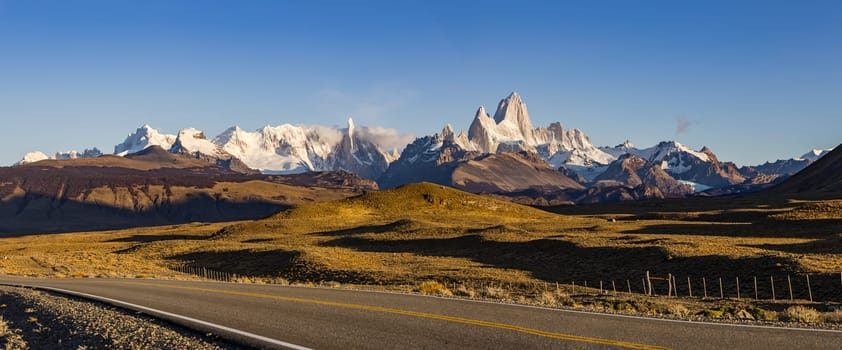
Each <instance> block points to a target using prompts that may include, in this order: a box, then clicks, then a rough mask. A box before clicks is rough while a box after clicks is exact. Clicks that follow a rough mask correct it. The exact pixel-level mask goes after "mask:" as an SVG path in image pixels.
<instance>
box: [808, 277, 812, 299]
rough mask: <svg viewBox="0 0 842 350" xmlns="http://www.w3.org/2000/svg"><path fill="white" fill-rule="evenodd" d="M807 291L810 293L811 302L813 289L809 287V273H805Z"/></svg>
mask: <svg viewBox="0 0 842 350" xmlns="http://www.w3.org/2000/svg"><path fill="white" fill-rule="evenodd" d="M807 293H809V294H810V302H811V303H812V302H813V289H812V288H811V287H810V274H807Z"/></svg>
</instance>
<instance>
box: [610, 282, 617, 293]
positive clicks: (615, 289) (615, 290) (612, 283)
mask: <svg viewBox="0 0 842 350" xmlns="http://www.w3.org/2000/svg"><path fill="white" fill-rule="evenodd" d="M611 289H614V295H617V286H616V285H615V284H614V280H611Z"/></svg>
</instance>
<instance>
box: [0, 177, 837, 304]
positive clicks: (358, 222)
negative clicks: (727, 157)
mask: <svg viewBox="0 0 842 350" xmlns="http://www.w3.org/2000/svg"><path fill="white" fill-rule="evenodd" d="M0 259H2V260H0V273H5V274H13V275H28V276H55V277H106V276H114V277H116V276H120V277H163V278H187V277H188V276H185V275H183V274H180V273H178V272H176V271H175V269H177V268H179V267H183V266H193V267H205V268H208V269H213V270H216V271H222V272H227V273H230V274H237V275H238V276H249V277H250V278H249V279H248V280H258V281H259V280H265V281H280V280H289V281H292V282H302V283H305V282H316V283H319V282H326V281H331V282H333V283H341V284H353V285H369V286H371V285H376V286H380V285H384V286H405V288H412V289H415V290H416V291H424V292H426V293H430V294H443V295H447V294H457V295H461V296H466V297H488V298H497V299H507V300H510V301H515V302H517V301H523V300H519V299H520V298H523V296H524V295H529V296H530V297H531V299H530V300H531V301H532V302H533V303H538V304H542V305H568V306H571V305H581V304H582V303H584V301H583V300H577V299H571V298H570V294H574V293H573V292H575V290H572V289H570V288H571V287H572V284H573V283H574V282H575V283H576V284H578V285H579V286H582V285H583V284H584V283H585V282H587V283H588V284H589V285H588V286H589V287H590V289H588V290H589V291H591V292H594V291H595V288H596V287H597V284H598V283H600V282H602V283H604V285H603V288H604V289H605V290H612V293H611V294H613V288H614V287H616V288H617V289H618V290H620V291H625V290H627V288H628V286H629V285H631V286H632V289H633V291H634V292H635V293H640V291H641V289H642V287H641V285H642V281H641V278H642V277H643V276H644V275H645V273H646V271H650V272H651V273H652V275H653V276H663V277H666V276H667V275H668V274H673V275H676V276H678V277H677V282H678V285H679V287H678V292H679V295H686V294H688V292H689V290H686V289H687V287H686V286H687V284H686V283H687V278H688V277H690V278H691V279H692V283H693V284H695V285H696V286H695V287H693V288H696V290H695V291H694V292H695V294H696V295H700V294H701V293H702V292H701V290H700V289H701V286H700V284H701V281H700V279H701V278H702V277H705V278H706V281H707V283H709V285H708V292H709V293H710V294H717V295H718V294H719V290H718V287H713V285H714V283H715V282H714V281H715V280H716V279H718V278H723V279H724V280H725V286H724V288H723V293H724V294H726V296H734V295H735V293H736V287H735V285H734V279H735V278H740V279H741V280H742V281H744V284H743V286H742V287H741V291H742V293H743V294H742V296H743V298H746V297H749V298H753V297H754V292H753V289H752V287H751V286H750V284H751V282H750V281H751V279H752V278H753V277H754V276H757V277H758V279H759V280H760V283H759V288H760V289H761V290H762V291H761V292H760V297H761V299H769V298H770V296H768V294H770V292H768V289H770V288H769V286H767V285H768V281H769V280H770V278H776V279H777V281H778V282H776V283H780V284H778V287H777V288H778V291H777V293H778V294H777V295H778V297H779V298H785V299H788V295H786V294H787V292H786V291H785V290H784V289H783V287H782V286H783V285H784V282H783V281H784V280H785V279H786V277H787V276H788V275H789V276H792V277H793V278H794V279H795V281H796V282H794V284H795V285H796V287H795V288H794V289H795V292H794V294H795V297H796V298H801V299H807V290H806V288H805V287H802V285H803V283H802V282H801V278H803V276H804V274H805V273H809V274H812V276H811V277H812V278H813V282H812V283H813V285H812V289H813V290H812V292H813V296H814V297H815V299H816V300H822V301H835V302H839V301H842V281H840V275H839V274H840V271H842V200H837V201H795V200H772V199H763V198H760V197H756V198H752V197H747V198H724V199H723V198H714V199H694V200H675V201H657V202H643V203H633V204H628V203H626V204H614V205H601V206H576V207H556V208H549V209H548V210H539V209H535V208H531V207H526V206H521V205H517V204H513V203H510V202H505V201H499V200H495V199H492V198H489V197H484V196H477V195H472V194H468V193H464V192H460V191H456V190H453V189H450V188H445V187H442V186H438V185H432V184H413V185H407V186H404V187H401V188H397V189H394V190H388V191H381V192H371V193H367V194H364V195H361V196H357V197H352V198H346V199H341V200H335V201H328V202H321V203H315V204H307V205H302V206H300V207H297V208H295V209H290V210H286V211H283V212H281V213H278V214H276V215H274V216H272V217H269V218H266V219H262V220H256V221H244V222H236V223H224V224H203V223H194V224H186V225H177V226H164V227H147V228H137V229H127V230H117V231H103V232H84V233H70V234H53V235H30V236H23V237H15V238H4V239H0ZM627 280H628V282H627ZM430 281H436V283H438V284H439V285H435V284H431V282H430ZM610 281H613V282H614V283H615V285H611V284H610V283H611V282H610ZM424 282H427V284H424ZM556 284H558V285H559V287H556ZM609 286H610V287H609ZM579 288H580V289H579V291H585V289H582V288H581V287H579ZM666 288H667V285H666V282H663V281H659V282H657V283H656V285H655V292H656V293H658V294H661V295H663V294H667V291H666ZM714 290H715V292H714ZM437 291H440V292H437ZM611 300H614V302H612V303H609V304H610V305H611V306H610V309H612V310H624V309H629V310H635V311H641V310H643V309H652V307H646V306H643V305H641V304H640V302H638V303H637V304H634V305H625V304H628V303H629V301H628V300H624V299H622V298H620V299H611ZM594 303H597V302H596V301H594V300H591V304H590V305H594ZM599 303H600V304H599V305H603V306H602V307H606V306H605V305H607V304H606V303H605V301H604V300H603V301H600V302H599ZM688 303H689V304H687V305H692V303H693V302H688ZM669 305H675V304H674V303H670V304H669ZM824 305H825V307H826V306H828V305H829V304H827V303H826V304H824ZM670 307H672V308H677V306H669V307H667V306H664V307H661V308H660V310H661V311H662V312H663V313H672V314H676V315H680V314H681V313H684V311H682V310H680V309H675V310H671V311H670V310H669V308H670ZM682 307H684V306H682ZM705 307H708V308H710V307H709V305H707V306H705ZM717 307H719V308H720V309H721V308H724V307H726V306H721V305H720V306H717ZM727 307H731V308H732V309H734V306H733V305H732V306H727ZM780 308H781V310H780V311H782V312H783V311H784V310H783V306H780ZM717 310H719V309H717ZM735 310H736V309H735ZM720 311H721V310H720ZM711 312H713V313H714V314H716V312H718V311H716V310H713V311H711ZM722 312H724V311H722ZM722 312H720V314H721V313H722ZM732 314H733V313H732ZM714 316H715V315H714ZM758 317H759V316H758Z"/></svg>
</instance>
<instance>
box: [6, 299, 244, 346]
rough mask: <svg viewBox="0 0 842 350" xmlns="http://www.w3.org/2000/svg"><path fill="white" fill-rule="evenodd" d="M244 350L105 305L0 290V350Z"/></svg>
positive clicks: (209, 336) (215, 338)
mask: <svg viewBox="0 0 842 350" xmlns="http://www.w3.org/2000/svg"><path fill="white" fill-rule="evenodd" d="M105 348H107V349H243V347H241V346H237V345H234V344H231V343H228V342H225V341H224V340H222V339H219V338H217V337H215V336H214V335H211V334H201V333H198V332H195V331H192V330H189V329H186V328H183V327H179V326H176V325H172V324H168V323H166V322H163V321H160V320H157V319H155V318H151V317H148V316H145V315H142V314H137V313H132V312H128V311H124V310H122V309H118V308H114V307H111V306H108V305H103V304H99V303H93V302H88V301H82V300H80V299H77V298H72V297H64V296H56V295H53V294H49V293H44V292H40V291H35V290H31V289H25V288H14V287H2V286H0V349H6V350H11V349H73V350H82V349H105Z"/></svg>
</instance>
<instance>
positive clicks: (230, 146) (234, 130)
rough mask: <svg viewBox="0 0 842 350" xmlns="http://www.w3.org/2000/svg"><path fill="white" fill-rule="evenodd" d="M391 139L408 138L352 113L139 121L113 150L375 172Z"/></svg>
mask: <svg viewBox="0 0 842 350" xmlns="http://www.w3.org/2000/svg"><path fill="white" fill-rule="evenodd" d="M410 137H411V136H410ZM395 139H397V140H400V139H403V140H406V139H407V136H402V135H399V134H398V133H397V131H395V130H392V129H385V128H379V127H374V128H369V127H355V126H354V123H353V120H351V119H349V120H348V126H347V127H346V128H338V127H327V126H306V125H291V124H283V125H280V126H265V127H263V128H260V129H258V130H256V131H253V132H249V131H245V130H243V129H241V128H240V127H237V126H234V127H231V128H229V129H227V130H225V131H224V132H222V133H221V134H220V135H218V136H216V137H214V138H213V139H212V140H209V139H208V138H207V137H206V136H205V134H204V133H203V132H202V131H200V130H197V129H195V128H186V129H182V130H180V131H179V132H178V134H176V135H171V134H165V133H162V132H160V131H158V130H157V129H155V128H152V127H151V126H149V125H143V126H141V127H140V128H138V129H137V130H135V131H134V132H132V133H130V134H129V135H128V136H127V137H126V139H125V140H124V141H123V142H122V143H120V144H117V145H116V146H114V153H113V154H114V155H118V156H126V155H129V154H133V153H136V152H140V151H142V150H144V149H146V148H149V147H152V146H158V147H161V148H163V149H165V150H168V151H169V152H171V153H178V154H183V155H186V156H190V157H194V158H200V159H207V160H210V161H220V160H223V161H224V160H231V159H237V160H238V161H241V162H242V163H244V164H245V165H246V166H247V167H249V168H251V169H255V170H258V171H261V172H263V173H267V174H294V173H302V172H307V171H324V170H340V169H341V170H346V171H350V172H354V173H357V174H358V175H361V176H363V177H368V178H377V176H379V175H380V174H381V173H382V172H384V171H385V170H386V168H387V167H388V166H389V163H391V162H392V161H394V160H395V159H397V157H398V156H399V153H398V152H399V151H400V149H398V148H391V149H386V148H385V147H386V146H382V145H395V144H399V142H398V143H396V142H395ZM393 147H394V146H393ZM101 154H102V153H101V152H99V151H98V150H96V149H94V150H92V151H89V150H86V151H85V152H84V153H78V152H75V151H71V152H69V153H57V154H56V156H55V157H49V156H47V155H46V154H44V153H42V152H30V153H27V154H26V155H25V156H24V158H23V159H22V160H21V161H20V162H18V163H17V165H22V164H27V163H32V162H36V161H39V160H43V159H70V158H79V157H81V158H84V157H97V156H99V155H101Z"/></svg>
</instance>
